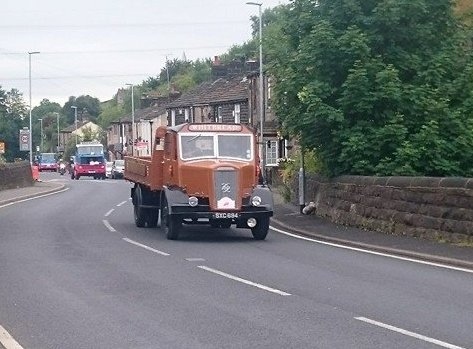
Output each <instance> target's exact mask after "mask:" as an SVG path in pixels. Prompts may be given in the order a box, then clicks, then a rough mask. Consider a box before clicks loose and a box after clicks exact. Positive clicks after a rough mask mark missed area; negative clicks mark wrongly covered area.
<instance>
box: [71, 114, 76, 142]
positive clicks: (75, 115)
mask: <svg viewBox="0 0 473 349" xmlns="http://www.w3.org/2000/svg"><path fill="white" fill-rule="evenodd" d="M71 108H72V109H74V124H75V126H76V130H75V133H76V145H77V107H76V106H75V105H72V106H71Z"/></svg>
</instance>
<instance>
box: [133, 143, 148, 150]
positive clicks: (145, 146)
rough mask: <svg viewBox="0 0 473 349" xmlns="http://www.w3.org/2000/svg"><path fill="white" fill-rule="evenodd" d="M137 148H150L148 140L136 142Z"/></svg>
mask: <svg viewBox="0 0 473 349" xmlns="http://www.w3.org/2000/svg"><path fill="white" fill-rule="evenodd" d="M136 149H138V150H145V149H148V143H147V142H136Z"/></svg>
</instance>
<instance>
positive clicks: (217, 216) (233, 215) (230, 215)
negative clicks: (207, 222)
mask: <svg viewBox="0 0 473 349" xmlns="http://www.w3.org/2000/svg"><path fill="white" fill-rule="evenodd" d="M238 217H240V215H239V214H238V212H215V213H214V214H213V218H215V219H228V218H238Z"/></svg>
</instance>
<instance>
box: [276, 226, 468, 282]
mask: <svg viewBox="0 0 473 349" xmlns="http://www.w3.org/2000/svg"><path fill="white" fill-rule="evenodd" d="M270 228H271V230H274V231H276V232H278V233H281V234H284V235H287V236H291V237H293V238H296V239H301V240H305V241H311V242H315V243H317V244H321V245H327V246H332V247H338V248H343V249H346V250H352V251H358V252H363V253H369V254H374V255H376V256H382V257H388V258H393V259H399V260H402V261H407V262H413V263H418V264H425V265H430V266H433V267H439V268H444V269H450V270H456V271H462V272H464V273H470V274H473V270H472V269H466V268H461V267H454V266H451V265H447V264H441V263H435V262H428V261H424V260H421V259H414V258H409V257H401V256H396V255H393V254H389V253H382V252H376V251H370V250H366V249H363V248H359V247H351V246H345V245H341V244H337V243H333V242H327V241H321V240H316V239H312V238H308V237H305V236H300V235H296V234H292V233H289V232H287V231H284V230H281V229H277V228H274V227H270Z"/></svg>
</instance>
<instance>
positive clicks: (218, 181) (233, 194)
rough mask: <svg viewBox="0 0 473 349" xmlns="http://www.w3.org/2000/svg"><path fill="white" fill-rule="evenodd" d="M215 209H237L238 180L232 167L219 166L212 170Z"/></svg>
mask: <svg viewBox="0 0 473 349" xmlns="http://www.w3.org/2000/svg"><path fill="white" fill-rule="evenodd" d="M214 189H215V191H214V192H215V202H216V205H217V210H229V209H230V210H231V209H237V204H238V203H237V195H238V182H237V172H236V171H235V170H234V169H233V168H219V169H217V170H216V171H215V172H214Z"/></svg>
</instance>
